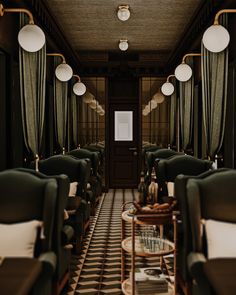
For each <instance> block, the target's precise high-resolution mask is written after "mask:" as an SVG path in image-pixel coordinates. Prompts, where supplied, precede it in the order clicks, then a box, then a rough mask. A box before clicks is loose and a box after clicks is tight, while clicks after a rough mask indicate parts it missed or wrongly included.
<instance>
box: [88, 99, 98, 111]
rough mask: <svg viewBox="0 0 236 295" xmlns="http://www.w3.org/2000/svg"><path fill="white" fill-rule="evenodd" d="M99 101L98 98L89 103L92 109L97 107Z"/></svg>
mask: <svg viewBox="0 0 236 295" xmlns="http://www.w3.org/2000/svg"><path fill="white" fill-rule="evenodd" d="M97 104H98V102H97V101H96V100H93V101H91V102H90V103H89V106H90V108H91V109H93V110H94V109H96V107H97Z"/></svg>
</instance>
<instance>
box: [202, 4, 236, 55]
mask: <svg viewBox="0 0 236 295" xmlns="http://www.w3.org/2000/svg"><path fill="white" fill-rule="evenodd" d="M223 13H236V9H222V10H220V11H218V12H217V14H216V15H215V19H214V23H213V25H212V26H210V27H209V28H208V29H207V30H206V31H205V33H204V34H203V37H202V42H203V45H204V46H205V48H206V49H207V50H209V51H211V52H215V53H217V52H221V51H223V50H225V48H226V47H227V46H228V45H229V41H230V35H229V32H228V30H226V28H225V27H224V26H222V25H220V24H219V17H220V15H221V14H223Z"/></svg>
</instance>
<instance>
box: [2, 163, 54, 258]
mask: <svg viewBox="0 0 236 295" xmlns="http://www.w3.org/2000/svg"><path fill="white" fill-rule="evenodd" d="M56 198H57V182H56V180H55V179H39V178H38V177H36V176H35V175H31V174H29V173H26V172H23V171H17V170H16V169H12V170H6V171H3V172H1V173H0V223H7V224H11V223H18V222H26V221H30V220H35V219H36V220H40V221H43V227H44V236H45V239H44V240H43V243H40V244H41V245H40V247H39V248H37V252H38V253H37V254H40V253H42V252H45V251H48V250H51V244H52V232H53V226H54V214H55V206H56Z"/></svg>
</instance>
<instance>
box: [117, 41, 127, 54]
mask: <svg viewBox="0 0 236 295" xmlns="http://www.w3.org/2000/svg"><path fill="white" fill-rule="evenodd" d="M128 47H129V44H128V40H120V42H119V48H120V50H121V51H126V50H127V49H128Z"/></svg>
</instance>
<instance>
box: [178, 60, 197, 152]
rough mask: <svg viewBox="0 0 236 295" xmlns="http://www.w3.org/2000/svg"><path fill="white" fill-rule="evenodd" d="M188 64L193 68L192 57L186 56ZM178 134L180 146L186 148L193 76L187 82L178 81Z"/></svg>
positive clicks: (190, 117)
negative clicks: (179, 135)
mask: <svg viewBox="0 0 236 295" xmlns="http://www.w3.org/2000/svg"><path fill="white" fill-rule="evenodd" d="M188 64H189V65H190V67H191V68H193V58H192V57H189V58H188ZM179 86H180V99H179V104H180V108H179V111H180V134H181V147H182V150H186V149H187V147H188V146H189V145H190V144H191V139H192V131H193V95H194V77H193V75H192V77H191V78H190V80H188V81H187V82H180V83H179Z"/></svg>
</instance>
